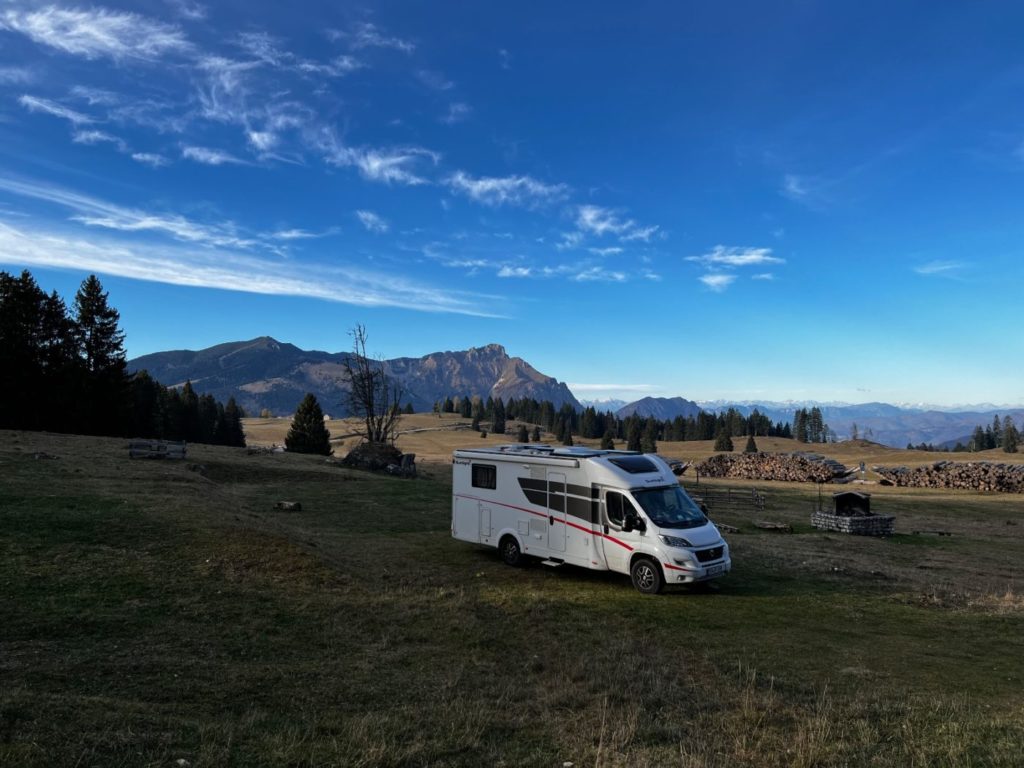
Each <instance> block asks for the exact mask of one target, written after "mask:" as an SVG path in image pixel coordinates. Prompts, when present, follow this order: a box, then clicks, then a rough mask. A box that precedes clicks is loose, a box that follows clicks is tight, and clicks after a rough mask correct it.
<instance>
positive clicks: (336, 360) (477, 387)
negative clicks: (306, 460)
mask: <svg viewBox="0 0 1024 768" xmlns="http://www.w3.org/2000/svg"><path fill="white" fill-rule="evenodd" d="M347 357H348V353H347V352H340V353H331V352H320V351H316V350H311V351H310V350H303V349H300V348H299V347H296V346H295V345H293V344H286V343H283V342H280V341H277V340H276V339H273V338H271V337H269V336H261V337H259V338H256V339H251V340H249V341H236V342H229V343H226V344H218V345H217V346H214V347H209V348H207V349H202V350H199V351H192V350H177V351H172V352H156V353H154V354H150V355H144V356H142V357H137V358H135V359H133V360H130V361H129V362H128V369H129V370H130V371H140V370H146V371H148V372H149V374H150V375H151V376H152V377H153V378H155V379H156V380H157V381H159V382H160V383H162V384H164V385H166V386H172V387H173V386H181V385H183V384H184V383H185V382H186V381H191V382H192V386H193V387H194V388H195V390H196V391H197V392H199V393H201V394H210V395H213V396H214V397H215V398H217V399H218V400H221V401H225V402H226V401H227V399H228V398H229V397H234V398H235V400H236V402H238V404H239V405H241V406H242V407H243V408H244V409H245V411H246V413H249V414H259V413H261V412H262V411H263V410H264V409H267V410H269V411H270V412H271V413H273V414H275V415H287V414H291V413H292V412H294V410H295V407H296V406H297V405H298V403H299V401H300V400H302V398H303V396H304V395H305V394H306V393H307V392H312V393H313V394H314V395H316V398H317V400H318V401H319V402H320V405H321V407H322V408H323V410H324V412H325V413H330V414H332V415H346V411H345V407H344V406H343V403H344V402H345V398H346V393H347V387H346V386H345V383H344V381H345V377H344V372H345V368H344V362H345V359H346V358H347ZM382 362H383V365H384V371H385V373H386V374H387V375H388V376H389V377H391V378H392V379H394V380H395V381H397V382H399V383H400V384H401V385H402V388H403V389H404V393H405V394H404V396H403V398H402V404H403V405H405V404H406V403H412V406H413V408H414V409H416V410H417V411H423V410H427V411H429V410H430V409H431V408H432V407H433V405H434V403H435V402H436V401H438V400H443V399H444V398H446V397H452V396H455V395H470V396H473V395H479V396H481V397H483V398H484V399H486V398H488V397H495V398H497V397H500V398H502V399H503V400H505V401H507V400H509V399H511V398H522V397H531V398H534V399H536V400H550V401H551V402H553V403H554V404H555V407H560V406H561V405H562V404H563V403H569V404H570V405H572V406H573V407H574V408H579V407H580V404H579V402H578V401H577V400H576V398H575V397H574V396H573V394H572V392H570V391H569V388H568V387H567V386H566V385H565V384H563V383H561V382H559V381H557V380H556V379H554V378H552V377H550V376H545V375H544V374H542V373H540V372H539V371H537V370H536V369H535V368H534V367H533V366H531V365H530V364H529V363H527V362H526V361H525V360H523V359H522V358H520V357H510V356H509V355H508V353H507V352H506V351H505V348H504V347H502V346H501V345H499V344H488V345H487V346H485V347H475V348H472V349H467V350H465V351H462V352H435V353H433V354H430V355H425V356H424V357H418V358H413V357H400V358H396V359H394V360H384V361H382Z"/></svg>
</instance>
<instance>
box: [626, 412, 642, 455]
mask: <svg viewBox="0 0 1024 768" xmlns="http://www.w3.org/2000/svg"><path fill="white" fill-rule="evenodd" d="M626 450H627V451H636V452H637V453H640V452H642V448H641V444H640V424H639V423H638V420H637V418H636V417H635V416H631V417H630V418H629V424H628V425H627V427H626Z"/></svg>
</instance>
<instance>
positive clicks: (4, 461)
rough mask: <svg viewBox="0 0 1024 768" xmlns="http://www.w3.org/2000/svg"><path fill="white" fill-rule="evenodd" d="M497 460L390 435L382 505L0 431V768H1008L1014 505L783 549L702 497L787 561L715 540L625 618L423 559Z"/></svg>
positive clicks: (593, 587) (621, 601)
mask: <svg viewBox="0 0 1024 768" xmlns="http://www.w3.org/2000/svg"><path fill="white" fill-rule="evenodd" d="M446 420H448V421H455V420H456V419H452V418H451V417H447V416H446V417H445V418H442V419H438V417H436V416H431V415H418V416H414V417H410V418H409V419H408V420H407V421H406V423H405V424H404V427H403V428H408V429H422V428H424V427H434V426H437V425H438V423H439V422H440V424H441V426H448V424H446V423H445V422H446ZM264 422H265V423H264ZM287 426H288V421H287V420H258V419H256V420H248V421H247V423H246V430H247V433H248V436H249V440H250V443H251V444H261V443H262V444H271V443H274V442H276V443H277V444H281V443H282V442H283V438H284V433H285V432H286V431H287ZM330 428H331V430H332V433H334V434H336V435H338V434H344V425H343V424H341V423H337V422H336V423H332V424H331V425H330ZM507 440H508V438H507V437H505V436H500V437H494V436H488V437H487V438H486V440H485V439H481V438H479V437H478V436H477V434H476V433H473V432H469V431H456V430H451V431H430V432H409V433H407V434H405V435H403V436H402V437H401V438H400V440H399V446H400V447H401V448H402V449H403V450H406V451H411V452H415V453H417V454H418V456H419V457H420V459H421V464H420V471H421V472H420V474H421V476H420V478H419V479H417V480H399V479H394V478H390V477H378V476H373V475H368V474H364V473H360V472H356V471H351V470H346V469H342V468H340V467H338V466H336V465H333V464H331V463H328V462H325V460H324V458H323V457H314V456H302V455H291V454H262V455H248V453H247V452H246V451H245V450H244V449H232V448H221V447H212V446H209V447H208V446H199V445H196V446H190V447H189V458H188V459H187V460H186V461H184V462H171V461H166V462H148V461H142V460H136V461H131V460H129V459H128V455H127V453H128V452H127V449H126V441H124V440H117V439H104V438H88V437H78V436H68V435H53V434H43V433H26V432H0V765H3V766H8V765H11V766H21V765H31V766H54V765H102V766H139V765H143V766H165V765H166V766H175V765H189V766H225V765H239V766H242V765H245V766H249V765H291V766H324V765H352V766H418V765H457V766H480V765H492V766H522V765H536V766H561V765H563V764H564V763H570V762H571V763H572V764H573V765H575V766H667V765H674V766H692V767H694V768H696V766H758V767H759V766H846V765H858V766H859V765H878V766H883V765H898V766H960V765H973V766H989V765H993V766H1017V765H1019V764H1020V759H1021V755H1022V754H1024V700H1022V696H1021V691H1022V690H1024V598H1022V596H1021V595H1020V591H1021V590H1022V589H1024V586H1022V585H1021V583H1020V564H1021V563H1022V562H1024V498H1022V497H1020V496H999V495H995V494H988V495H982V494H974V493H965V492H940V491H929V490H908V489H893V488H882V487H878V486H873V487H870V488H868V490H870V491H871V493H872V494H873V496H872V505H873V509H875V510H876V511H879V512H884V513H888V514H895V515H896V516H897V532H898V533H897V535H896V536H893V537H891V538H888V539H884V540H874V539H862V538H856V537H842V536H839V535H837V534H824V533H820V532H817V531H815V530H814V529H812V528H811V527H810V525H809V522H808V518H809V514H810V511H811V509H812V508H813V506H814V504H815V503H816V498H817V489H816V488H815V487H813V486H801V485H796V484H786V483H745V482H742V481H728V482H727V481H714V482H713V483H710V484H712V485H716V486H719V487H732V488H744V489H745V488H749V487H751V486H756V487H758V488H759V489H760V490H762V491H764V492H765V493H766V494H767V498H768V508H767V509H766V510H765V512H763V513H759V516H761V517H764V518H766V519H771V520H775V521H780V522H788V523H790V524H791V525H792V526H793V528H794V531H795V532H794V533H793V534H791V535H785V534H777V533H771V532H767V531H763V530H759V529H756V528H753V527H752V526H751V525H750V522H751V516H750V515H749V514H746V513H742V512H733V513H728V514H723V515H722V516H721V518H720V519H719V521H720V522H724V523H728V524H730V525H734V526H737V527H738V528H739V529H740V533H737V534H732V535H729V536H727V538H728V539H729V541H730V545H731V546H732V548H733V563H734V571H733V573H732V574H730V575H729V576H728V577H727V578H726V579H724V580H722V581H721V582H719V583H718V584H717V585H716V587H717V588H703V589H700V588H698V589H683V588H677V589H675V590H671V591H669V592H667V593H666V594H664V595H661V596H658V597H645V596H642V595H640V594H638V593H637V592H635V591H634V590H633V589H632V587H631V586H630V585H629V581H628V579H627V578H626V577H624V576H618V575H611V574H600V573H596V572H588V571H583V570H578V569H571V568H562V569H556V570H552V569H547V568H543V567H539V566H534V567H528V568H524V569H513V568H509V567H507V566H504V565H503V564H502V563H501V562H500V561H499V559H498V558H497V555H496V553H495V552H494V551H493V550H488V549H483V548H477V547H474V546H471V545H468V544H464V543H461V542H455V541H453V540H452V539H451V538H450V535H449V530H448V529H449V517H450V493H451V488H450V476H449V473H450V466H448V465H446V464H445V463H444V459H445V458H446V457H447V456H448V455H449V454H450V451H451V449H452V448H453V447H456V446H467V445H469V446H475V445H480V444H485V443H491V442H499V441H500V442H505V441H507ZM339 442H340V441H339ZM759 442H760V441H759ZM783 442H787V441H783ZM677 446H678V448H677ZM659 447H660V448H661V450H662V452H663V453H665V454H666V455H670V456H677V457H679V458H683V459H691V458H700V457H701V452H702V451H703V450H704V447H703V446H702V445H700V444H693V443H679V444H674V445H673V444H667V445H663V446H659ZM761 447H762V448H768V449H770V448H772V447H773V446H772V445H771V444H770V443H769V441H766V444H765V445H763V446H761ZM709 448H710V446H708V449H709ZM780 449H781V450H792V448H787V447H781V448H780ZM835 449H836V450H840V449H842V447H841V446H836V447H835ZM341 450H343V449H340V450H339V453H340V452H341ZM843 450H850V451H854V450H856V451H860V452H861V454H860V455H862V456H867V455H879V456H881V455H886V456H888V455H890V454H891V455H892V456H894V457H898V458H893V459H892V460H891V461H890V460H889V459H881V458H879V459H866V460H867V461H868V463H871V462H876V463H893V464H910V463H913V462H914V461H916V460H917V459H916V458H915V459H911V458H909V456H911V455H912V454H908V453H907V452H903V451H891V452H890V451H889V449H884V448H880V447H878V446H871V445H870V444H867V445H865V446H859V447H858V446H847V448H846V449H843ZM708 452H710V450H709V451H708ZM867 452H873V453H870V454H869V453H867ZM828 453H829V454H830V455H836V454H835V453H834V452H833V446H829V450H828ZM926 456H927V454H926ZM939 456H941V457H946V455H945V454H941V455H939ZM1005 457H1006V455H1005V454H1003V455H1001V456H993V457H992V460H996V461H999V460H1005ZM836 458H839V459H840V460H842V461H846V462H847V463H853V462H854V458H852V457H847V458H844V456H842V455H836ZM957 458H959V457H957ZM972 458H975V459H976V458H978V455H977V454H974V455H972ZM857 460H864V459H857ZM925 460H934V459H933V458H932V459H924V458H922V459H921V461H925ZM701 483H702V484H705V483H708V481H703V480H702V481H701ZM283 500H287V501H299V502H301V503H302V511H300V512H280V511H275V510H274V508H273V507H274V503H275V502H277V501H283ZM938 529H941V530H946V531H949V532H951V533H952V534H953V535H952V536H948V537H937V536H915V535H913V534H912V533H911V532H912V531H913V530H938ZM181 761H185V762H181Z"/></svg>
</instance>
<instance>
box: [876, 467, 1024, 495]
mask: <svg viewBox="0 0 1024 768" xmlns="http://www.w3.org/2000/svg"><path fill="white" fill-rule="evenodd" d="M871 469H872V470H873V471H874V472H877V473H878V474H879V475H881V476H882V477H883V478H884V480H888V481H889V482H890V483H892V484H893V485H898V486H902V487H904V488H960V489H964V490H971V491H991V492H996V493H1024V464H996V463H994V462H990V461H972V462H956V461H937V462H935V463H934V464H931V465H929V466H924V467H914V468H913V469H910V468H908V467H872V468H871Z"/></svg>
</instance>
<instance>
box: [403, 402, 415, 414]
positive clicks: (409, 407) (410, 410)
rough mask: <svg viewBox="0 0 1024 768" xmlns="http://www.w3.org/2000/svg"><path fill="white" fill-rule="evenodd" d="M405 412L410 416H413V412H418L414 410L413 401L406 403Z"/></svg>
mask: <svg viewBox="0 0 1024 768" xmlns="http://www.w3.org/2000/svg"><path fill="white" fill-rule="evenodd" d="M403 413H405V414H406V415H409V416H411V415H412V414H414V413H416V411H415V410H413V407H412V402H408V403H406V404H405V410H404V411H403Z"/></svg>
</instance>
